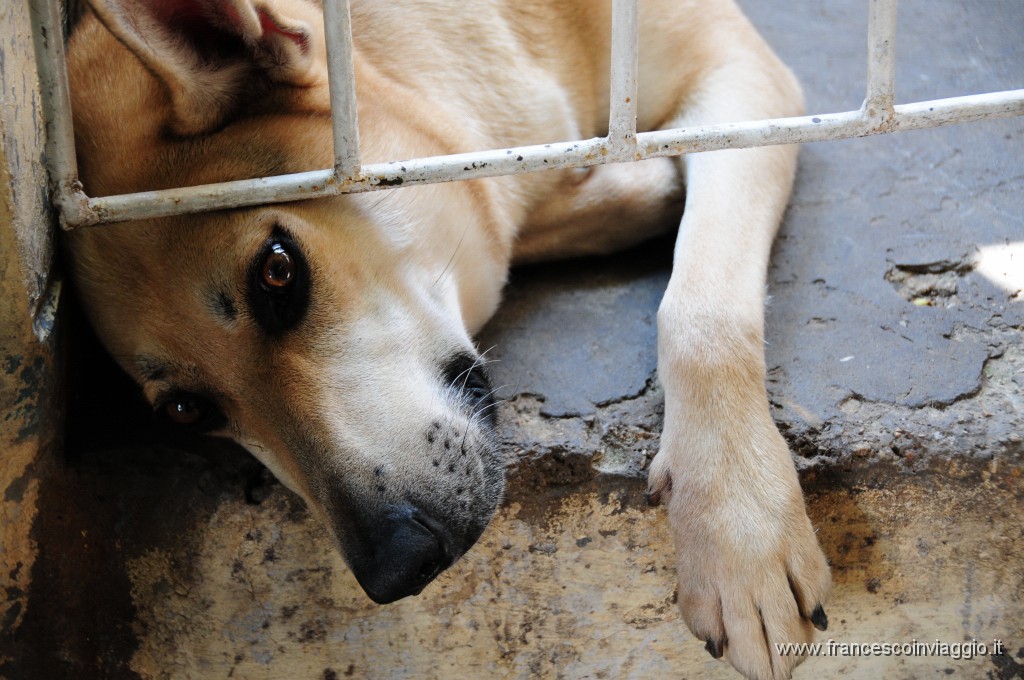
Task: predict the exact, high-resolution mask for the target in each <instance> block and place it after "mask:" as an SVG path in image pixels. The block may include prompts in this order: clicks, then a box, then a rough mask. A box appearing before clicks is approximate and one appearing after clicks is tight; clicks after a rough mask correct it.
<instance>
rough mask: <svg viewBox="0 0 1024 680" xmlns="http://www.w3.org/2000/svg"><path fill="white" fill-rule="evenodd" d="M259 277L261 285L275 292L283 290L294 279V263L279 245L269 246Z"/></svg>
mask: <svg viewBox="0 0 1024 680" xmlns="http://www.w3.org/2000/svg"><path fill="white" fill-rule="evenodd" d="M261 275H262V277H263V283H265V284H266V285H267V286H269V287H270V288H272V289H275V290H280V289H282V288H285V287H286V286H288V284H290V283H291V282H292V280H293V279H294V278H295V261H294V260H293V259H292V256H291V255H289V254H288V251H287V250H285V247H284V246H283V245H281V244H280V243H274V244H272V245H271V246H270V252H269V253H268V254H267V258H266V259H265V260H264V261H263V269H262V271H261Z"/></svg>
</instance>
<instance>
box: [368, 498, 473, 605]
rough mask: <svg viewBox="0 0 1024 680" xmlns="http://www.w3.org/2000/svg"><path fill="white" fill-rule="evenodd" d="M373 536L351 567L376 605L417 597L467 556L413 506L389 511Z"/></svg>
mask: <svg viewBox="0 0 1024 680" xmlns="http://www.w3.org/2000/svg"><path fill="white" fill-rule="evenodd" d="M372 533H373V539H374V540H372V542H370V543H369V545H368V550H366V551H365V552H362V553H356V554H350V555H349V563H350V566H351V568H352V572H353V573H354V574H355V577H356V580H358V581H359V585H360V586H362V587H363V590H365V591H366V594H367V595H369V596H370V599H372V600H373V601H374V602H376V603H377V604H387V603H389V602H394V601H395V600H398V599H401V598H403V597H407V596H409V595H418V594H419V593H420V591H422V590H423V588H424V587H426V585H427V584H428V583H430V582H431V581H432V580H434V578H435V577H436V576H437V575H438V574H440V573H441V572H442V571H444V570H445V569H447V568H448V567H450V566H451V565H452V563H453V562H454V561H455V560H456V559H457V558H458V557H459V556H460V555H461V554H462V552H463V550H462V549H461V546H459V547H456V546H455V545H454V543H455V537H454V536H452V535H451V534H450V533H449V532H448V531H447V530H446V529H445V527H444V526H443V525H442V524H441V523H440V522H438V521H437V520H435V519H433V518H432V517H430V515H428V514H426V513H425V512H423V511H422V510H420V509H418V508H414V507H413V506H411V505H401V506H391V507H389V508H388V509H387V510H386V511H385V512H384V513H383V515H382V516H381V517H380V518H379V519H378V521H377V523H376V526H375V527H374V528H373V529H372ZM475 540H476V537H473V541H475ZM460 543H461V541H460Z"/></svg>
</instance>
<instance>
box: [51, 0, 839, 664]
mask: <svg viewBox="0 0 1024 680" xmlns="http://www.w3.org/2000/svg"><path fill="white" fill-rule="evenodd" d="M93 5H94V10H93V12H91V13H89V14H88V15H87V16H86V17H85V18H84V19H83V21H82V23H81V25H80V26H79V27H78V29H77V30H76V32H75V34H74V35H73V36H72V39H71V42H70V45H69V68H70V76H71V81H72V93H73V108H74V117H75V132H76V139H77V148H78V157H79V162H80V168H81V176H82V181H83V183H84V185H85V188H86V190H87V191H88V192H89V193H91V194H93V195H106V194H112V193H121V192H129V191H138V190H144V189H159V188H167V187H173V186H181V185H195V184H202V183H208V182H216V181H221V180H227V179H238V178H244V177H256V176H263V175H269V174H278V173H285V172H297V171H303V170H313V169H320V168H323V167H329V166H330V165H331V162H332V145H331V139H332V137H331V127H330V117H329V114H330V106H329V98H328V86H327V81H326V66H325V63H326V62H325V52H324V37H323V27H322V18H321V12H320V8H319V7H318V6H316V5H315V4H311V3H309V2H307V1H306V0H224V1H223V2H221V1H215V0H175V1H174V2H169V1H164V0H161V2H156V0H151V1H150V0H109V1H108V0H103V1H101V0H96V1H95V2H94V3H93ZM352 19H353V24H354V33H355V68H356V83H357V89H358V95H359V125H360V136H361V140H362V153H363V160H364V162H377V161H385V160H396V159H404V158H413V157H420V156H432V155H440V154H448V153H455V152H461V151H469V150H477V149H494V148H503V147H512V146H518V145H524V144H536V143H545V142H551V141H561V140H569V139H580V138H588V137H594V136H598V135H603V134H605V133H606V131H607V110H608V96H609V95H608V84H609V83H608V80H609V40H610V2H600V1H598V0H573V1H569V0H566V1H564V2H550V1H549V0H472V1H470V0H465V1H462V2H452V3H447V2H439V1H413V0H392V1H390V2H372V1H371V0H363V1H360V0H355V1H354V2H353V7H352ZM640 25H641V27H640V30H641V35H642V39H641V41H640V44H641V50H640V83H639V93H638V102H639V107H640V109H639V127H640V129H641V130H651V129H657V128H665V127H676V126H683V125H691V124H695V123H701V122H727V121H739V120H749V119H759V118H767V117H781V116H790V115H798V114H800V113H801V112H802V102H801V93H800V89H799V86H798V85H797V83H796V81H795V80H794V78H793V76H792V75H791V74H790V72H789V71H788V70H787V69H786V67H785V66H783V65H782V64H781V63H780V61H779V60H778V59H777V58H776V56H775V55H774V54H773V53H772V51H771V50H770V49H769V48H768V46H767V45H766V44H765V43H764V41H763V40H762V39H761V37H760V36H759V35H758V34H757V33H756V31H755V30H754V29H753V28H752V27H751V25H750V24H749V23H748V21H747V20H746V19H745V17H744V16H743V15H742V14H741V12H740V11H739V9H738V8H737V7H736V6H735V5H734V4H733V3H732V0H642V1H641V3H640ZM795 160H796V149H795V148H792V147H771V148H764V149H758V150H747V151H723V152H716V153H708V154H698V155H692V156H687V157H686V158H685V160H684V161H683V162H682V163H679V162H677V161H669V160H656V161H647V162H643V163H639V164H627V165H618V166H601V167H598V168H596V169H593V170H592V171H588V172H582V171H552V172H547V173H534V174H528V175H522V176H518V177H511V178H501V179H493V180H478V181H471V182H461V183H451V184H440V185H432V186H424V187H417V188H407V189H401V190H396V191H389V192H385V193H376V194H366V195H358V196H343V197H338V198H332V199H321V200H317V201H311V202H300V203H294V204H285V205H276V206H267V207H258V208H252V209H245V210H233V211H224V212H220V213H213V214H205V215H197V216H187V217H176V218H167V219H161V220H151V221H148V222H142V223H127V224H121V225H115V226H107V227H103V228H100V229H90V230H83V231H79V232H75V233H73V234H72V235H71V236H70V237H69V238H68V239H67V247H68V252H69V256H70V257H69V259H70V262H71V265H72V271H73V275H74V278H75V281H76V283H77V286H78V288H79V290H80V294H81V297H82V299H83V303H84V305H85V308H86V310H87V313H88V315H89V317H90V319H91V322H92V324H93V325H94V327H95V329H96V331H97V333H98V334H99V336H100V338H101V340H102V341H103V342H104V344H105V346H106V347H107V348H108V349H109V351H110V352H111V353H112V354H113V355H114V357H115V358H116V359H117V360H118V361H119V363H120V364H121V366H123V367H124V369H125V370H126V371H128V372H129V373H130V374H131V375H132V376H134V377H135V378H136V379H137V380H138V381H139V382H140V383H141V385H142V387H143V390H144V392H145V394H146V395H147V397H148V398H149V399H150V400H151V401H152V402H153V403H154V405H155V406H157V407H158V408H163V409H165V410H167V411H168V412H170V413H171V415H172V416H176V417H179V419H181V420H185V421H190V420H194V421H196V422H195V423H194V424H195V425H197V426H199V427H201V428H204V429H207V430H211V431H213V433H214V434H221V435H226V436H230V437H233V438H234V439H236V440H237V441H238V442H240V443H241V444H242V445H243V446H245V447H246V448H247V449H248V450H249V451H251V452H252V453H253V454H254V455H255V456H256V457H257V458H259V459H260V460H261V461H263V462H264V463H265V464H266V465H267V466H268V467H269V468H270V469H271V470H272V471H273V472H274V473H275V474H276V475H277V476H278V477H279V478H280V479H281V480H282V481H283V482H284V483H285V484H287V485H288V486H289V487H290V488H291V489H293V490H294V491H295V492H296V493H298V494H299V495H301V496H302V497H303V498H304V499H305V500H306V502H307V503H308V504H309V506H310V508H312V509H313V511H314V512H315V513H316V514H317V515H318V516H319V517H320V518H321V519H322V520H323V521H324V522H325V523H326V524H327V525H328V526H329V527H330V528H331V529H332V530H333V532H334V533H335V535H336V536H337V539H338V542H339V545H340V547H341V550H342V552H343V554H344V555H345V557H346V560H347V561H348V562H349V564H350V565H352V566H353V571H354V572H355V573H356V576H357V578H359V579H360V582H361V583H363V585H364V587H365V588H366V589H367V592H368V593H369V594H370V595H371V596H373V597H375V598H376V599H378V600H381V601H385V600H389V599H394V597H400V596H402V595H404V594H410V593H413V592H418V589H420V588H422V587H423V585H425V584H426V582H428V581H429V580H430V579H431V578H433V576H435V575H436V572H437V571H438V570H439V569H442V568H444V567H445V566H447V564H449V563H450V561H451V560H452V559H455V558H457V557H458V556H459V555H461V554H462V552H464V551H465V550H466V549H468V548H469V546H470V545H472V543H473V542H474V541H475V540H476V538H477V537H478V536H479V534H480V532H481V531H482V530H483V528H484V526H485V524H486V522H487V521H488V519H489V518H490V516H491V514H492V513H493V511H494V509H495V507H496V505H497V504H498V502H499V500H500V496H501V493H502V488H503V467H504V463H503V461H502V459H501V456H500V455H499V453H498V451H497V447H496V445H495V442H494V436H493V421H492V418H491V416H492V413H493V408H492V400H491V397H490V395H489V388H488V387H487V384H486V378H485V377H484V376H483V374H482V372H481V369H480V364H481V363H482V360H481V358H480V356H479V354H478V353H477V351H476V350H475V349H474V346H473V343H472V341H471V336H472V334H473V333H474V332H475V331H476V330H478V329H479V328H480V327H481V325H482V324H483V323H484V322H485V321H486V320H487V319H488V317H489V316H490V315H491V314H492V313H493V312H494V310H495V308H496V307H497V305H498V302H499V297H500V294H501V289H502V285H503V283H504V281H505V278H506V272H507V270H508V268H509V266H510V264H512V263H513V262H517V261H527V260H540V259H548V258H555V257H564V256H571V255H578V254H585V253H598V252H609V251H613V250H615V249H617V248H621V247H623V246H626V245H629V244H632V243H636V242H639V241H641V240H643V239H645V238H647V237H649V236H651V235H652V234H654V233H657V232H658V231H659V230H662V229H664V228H665V225H666V218H667V217H671V216H672V215H678V212H679V205H680V203H681V202H682V200H683V199H682V181H681V177H682V174H683V172H684V171H685V174H686V176H687V180H688V181H687V184H686V199H685V214H684V217H683V218H682V223H681V226H680V232H679V237H678V241H677V246H676V254H675V267H674V270H673V274H672V277H671V280H670V283H669V286H668V290H667V293H666V295H665V298H664V301H663V302H662V304H661V307H660V310H659V313H658V327H659V347H658V352H659V359H658V374H659V378H660V381H661V383H662V385H663V386H664V391H665V401H666V406H665V427H664V433H663V435H662V440H661V442H662V443H661V450H660V451H659V453H658V455H657V457H656V458H655V460H654V462H653V464H652V467H651V471H650V487H651V498H652V500H654V501H655V502H657V501H658V500H662V501H664V502H666V504H667V506H668V512H669V516H670V519H671V523H672V527H673V531H674V534H675V540H676V548H677V551H678V576H679V604H680V607H681V609H682V613H683V616H684V619H685V621H686V623H687V625H688V626H689V627H690V630H691V631H693V633H694V635H696V636H697V637H698V638H700V639H701V640H705V641H706V642H707V645H706V646H707V649H708V651H710V652H711V653H712V654H713V655H715V656H720V655H722V654H724V655H725V657H726V658H727V659H728V660H729V661H730V662H731V663H732V664H733V665H734V666H735V667H736V668H737V669H739V670H740V671H741V672H742V673H744V674H745V675H747V676H749V677H752V678H785V677H789V675H790V673H791V670H792V667H793V665H794V664H795V663H796V662H797V661H798V660H799V659H798V658H797V657H780V656H778V655H777V654H776V653H775V652H774V651H773V647H772V643H777V642H804V641H808V640H810V639H811V637H812V635H813V630H812V628H813V626H817V627H819V628H824V626H825V623H826V620H825V616H824V613H823V611H822V609H821V604H822V603H823V602H824V601H825V600H826V598H827V596H828V592H829V588H830V577H829V570H828V566H827V563H826V561H825V558H824V556H823V555H822V552H821V550H820V548H819V546H818V544H817V541H816V538H815V535H814V531H813V529H812V527H811V524H810V521H809V520H808V518H807V515H806V513H805V509H804V503H803V499H802V496H801V493H800V488H799V484H798V481H797V476H796V473H795V470H794V467H793V463H792V460H791V457H790V454H789V451H788V449H787V447H786V444H785V442H784V441H783V439H782V437H781V436H780V435H779V433H778V431H777V429H776V427H775V425H774V423H773V422H772V419H771V417H770V415H769V410H768V402H767V398H766V394H765V387H764V379H765V367H764V358H763V349H762V343H763V330H762V326H763V310H762V306H763V296H764V284H765V273H766V266H767V260H768V254H769V249H770V247H771V242H772V239H773V237H774V233H775V231H776V228H777V226H778V223H779V220H780V218H781V214H782V211H783V208H784V206H785V203H786V200H787V198H788V195H789V191H790V188H791V184H792V179H793V173H794V167H795ZM282 251H283V252H284V253H285V260H286V264H287V262H291V266H292V268H291V269H288V270H287V272H286V273H285V274H284V275H283V276H284V277H285V278H286V279H287V278H288V276H291V277H292V278H291V279H288V280H287V281H283V279H281V276H282V274H281V272H280V271H276V270H274V271H271V270H268V269H265V267H264V265H267V266H269V265H270V264H273V262H278V263H280V262H279V260H273V254H274V253H275V252H277V253H278V254H280V252H282ZM268 263H269V264H268ZM268 271H269V272H270V273H269V274H268V273H267V272H268ZM275 272H276V273H275ZM268 276H269V278H268ZM275 277H276V278H275ZM279 284H280V288H279V287H278V286H279ZM382 546H383V547H382ZM409 546H412V547H409ZM407 549H408V550H412V551H413V552H415V551H416V550H426V551H428V552H430V554H431V555H432V557H430V558H429V559H428V558H419V557H416V558H410V559H411V561H412V562H413V563H412V564H411V565H409V564H403V563H402V560H403V555H404V552H403V551H406V550H407ZM438 551H440V552H439V554H434V553H436V552H438Z"/></svg>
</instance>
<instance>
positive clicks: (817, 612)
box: [811, 604, 828, 631]
mask: <svg viewBox="0 0 1024 680" xmlns="http://www.w3.org/2000/svg"><path fill="white" fill-rule="evenodd" d="M811 623H813V624H814V627H815V628H817V629H818V630H821V631H825V630H828V616H826V615H825V610H824V609H823V608H822V606H821V605H820V604H819V605H818V606H817V607H815V608H814V611H813V612H811Z"/></svg>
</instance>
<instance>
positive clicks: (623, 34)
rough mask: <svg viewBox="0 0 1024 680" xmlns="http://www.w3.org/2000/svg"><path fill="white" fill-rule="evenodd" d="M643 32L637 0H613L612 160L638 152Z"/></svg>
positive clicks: (610, 157) (628, 158)
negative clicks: (638, 71) (639, 46)
mask: <svg viewBox="0 0 1024 680" xmlns="http://www.w3.org/2000/svg"><path fill="white" fill-rule="evenodd" d="M639 33H640V22H639V14H638V11H637V0H613V3H612V47H611V49H612V59H611V62H612V73H611V89H610V102H611V103H610V105H609V111H608V151H609V159H608V160H609V161H626V160H630V159H631V157H632V156H633V155H634V154H635V153H636V112H637V101H636V90H637V68H638V58H639V57H638V55H639V49H638V43H639Z"/></svg>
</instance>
